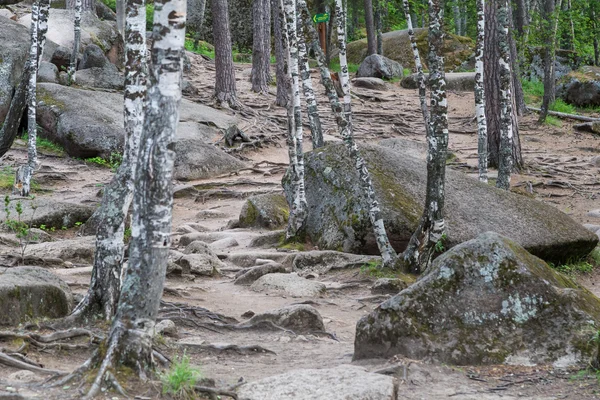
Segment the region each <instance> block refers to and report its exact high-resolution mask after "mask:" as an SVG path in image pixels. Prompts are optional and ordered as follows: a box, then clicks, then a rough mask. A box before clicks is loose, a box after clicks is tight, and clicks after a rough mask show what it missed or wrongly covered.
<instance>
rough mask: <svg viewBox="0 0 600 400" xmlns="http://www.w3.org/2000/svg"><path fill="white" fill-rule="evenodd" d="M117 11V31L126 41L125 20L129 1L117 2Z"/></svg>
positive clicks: (119, 0) (117, 0) (118, 0)
mask: <svg viewBox="0 0 600 400" xmlns="http://www.w3.org/2000/svg"><path fill="white" fill-rule="evenodd" d="M116 9H117V12H116V14H117V30H118V31H119V33H120V34H121V36H123V39H125V19H126V15H125V14H126V13H127V10H126V9H127V0H116Z"/></svg>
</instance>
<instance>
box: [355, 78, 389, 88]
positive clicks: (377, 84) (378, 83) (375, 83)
mask: <svg viewBox="0 0 600 400" xmlns="http://www.w3.org/2000/svg"><path fill="white" fill-rule="evenodd" d="M352 84H353V85H354V87H359V88H365V89H371V90H387V87H386V86H385V81H384V80H383V79H379V78H354V79H352Z"/></svg>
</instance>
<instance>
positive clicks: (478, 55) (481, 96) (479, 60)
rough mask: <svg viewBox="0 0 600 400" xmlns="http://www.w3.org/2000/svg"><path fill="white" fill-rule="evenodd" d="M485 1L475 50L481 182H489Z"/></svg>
mask: <svg viewBox="0 0 600 400" xmlns="http://www.w3.org/2000/svg"><path fill="white" fill-rule="evenodd" d="M484 10H485V0H477V44H476V49H475V117H476V119H477V154H478V167H479V180H480V181H481V182H485V183H487V181H488V176H487V173H488V143H487V141H488V139H487V122H486V119H485V89H484V84H483V81H484V72H483V52H484V43H485V13H484Z"/></svg>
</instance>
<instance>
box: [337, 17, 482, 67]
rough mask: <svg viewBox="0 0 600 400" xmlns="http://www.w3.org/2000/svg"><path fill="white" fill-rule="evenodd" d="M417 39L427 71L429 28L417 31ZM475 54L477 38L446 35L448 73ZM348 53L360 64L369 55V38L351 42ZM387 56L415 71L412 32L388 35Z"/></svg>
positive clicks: (388, 33) (384, 39)
mask: <svg viewBox="0 0 600 400" xmlns="http://www.w3.org/2000/svg"><path fill="white" fill-rule="evenodd" d="M415 36H416V39H417V47H418V48H419V54H421V62H422V63H423V67H424V68H425V69H427V54H428V52H429V43H428V42H427V29H425V28H419V29H415ZM474 51H475V42H474V41H473V39H471V38H468V37H464V36H457V35H454V34H452V33H449V32H446V34H445V39H444V45H443V47H442V54H443V55H444V62H445V69H446V71H453V70H455V69H457V68H459V67H461V66H462V65H463V64H465V63H468V62H470V60H471V58H472V56H473V53H474ZM347 54H348V62H350V63H354V64H360V63H361V62H362V61H363V60H364V59H365V58H366V56H367V39H361V40H356V41H354V42H350V43H348V48H347ZM383 55H384V56H386V57H387V58H389V59H391V60H394V61H397V62H399V63H400V64H401V65H402V66H404V67H405V68H414V65H415V61H414V56H413V52H412V48H411V46H410V38H409V37H408V30H406V29H405V30H401V31H392V32H386V33H384V34H383Z"/></svg>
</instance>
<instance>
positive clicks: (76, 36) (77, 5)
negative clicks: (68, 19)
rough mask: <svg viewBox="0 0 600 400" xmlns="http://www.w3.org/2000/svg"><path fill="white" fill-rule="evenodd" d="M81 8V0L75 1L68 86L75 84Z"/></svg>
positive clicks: (79, 41)
mask: <svg viewBox="0 0 600 400" xmlns="http://www.w3.org/2000/svg"><path fill="white" fill-rule="evenodd" d="M81 7H82V0H75V20H74V23H73V26H74V32H75V33H74V38H73V52H72V53H71V61H70V63H69V69H68V71H67V83H68V84H69V85H70V84H72V83H74V82H75V71H76V70H77V57H78V56H79V44H80V43H81Z"/></svg>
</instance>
